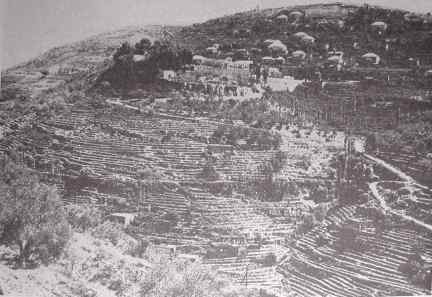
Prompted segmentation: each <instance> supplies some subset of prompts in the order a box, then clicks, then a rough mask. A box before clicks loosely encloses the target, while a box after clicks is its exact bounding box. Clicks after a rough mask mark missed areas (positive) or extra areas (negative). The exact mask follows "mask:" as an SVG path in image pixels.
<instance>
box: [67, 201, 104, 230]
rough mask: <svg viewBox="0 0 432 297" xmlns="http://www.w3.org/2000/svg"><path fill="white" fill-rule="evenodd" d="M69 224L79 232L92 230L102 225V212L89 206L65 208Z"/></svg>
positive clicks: (75, 205) (69, 206)
mask: <svg viewBox="0 0 432 297" xmlns="http://www.w3.org/2000/svg"><path fill="white" fill-rule="evenodd" d="M66 214H67V220H68V222H69V224H70V225H71V226H72V227H73V228H75V229H76V230H78V231H80V232H84V231H86V230H88V229H90V228H94V227H96V226H97V225H99V224H100V223H102V211H101V210H99V209H98V208H96V207H95V206H93V205H90V204H84V205H77V204H74V205H68V206H66Z"/></svg>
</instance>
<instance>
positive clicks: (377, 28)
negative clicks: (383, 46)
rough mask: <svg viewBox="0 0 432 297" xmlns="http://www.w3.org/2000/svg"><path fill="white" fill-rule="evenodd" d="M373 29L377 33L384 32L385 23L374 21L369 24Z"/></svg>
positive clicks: (385, 28) (386, 26)
mask: <svg viewBox="0 0 432 297" xmlns="http://www.w3.org/2000/svg"><path fill="white" fill-rule="evenodd" d="M371 27H372V29H373V30H375V31H378V32H379V33H382V32H385V31H386V30H387V28H388V25H387V23H385V22H374V23H372V24H371Z"/></svg>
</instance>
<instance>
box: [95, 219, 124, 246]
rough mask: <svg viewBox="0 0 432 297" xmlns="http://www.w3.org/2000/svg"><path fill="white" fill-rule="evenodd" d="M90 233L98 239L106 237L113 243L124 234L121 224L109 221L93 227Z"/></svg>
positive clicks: (117, 241) (115, 243)
mask: <svg viewBox="0 0 432 297" xmlns="http://www.w3.org/2000/svg"><path fill="white" fill-rule="evenodd" d="M92 234H93V236H94V237H96V238H99V239H108V240H109V241H110V242H111V243H112V244H113V245H117V243H119V241H120V239H121V238H122V237H123V235H124V233H123V229H122V226H121V225H120V224H118V223H113V222H111V221H106V222H104V223H102V224H100V225H99V226H97V227H96V228H93V229H92Z"/></svg>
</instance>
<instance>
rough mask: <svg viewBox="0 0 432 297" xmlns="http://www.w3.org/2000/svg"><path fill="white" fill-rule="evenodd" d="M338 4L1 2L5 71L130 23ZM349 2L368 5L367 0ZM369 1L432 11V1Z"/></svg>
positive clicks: (293, 0)
mask: <svg viewBox="0 0 432 297" xmlns="http://www.w3.org/2000/svg"><path fill="white" fill-rule="evenodd" d="M323 2H336V1H335V0H331V1H328V0H0V13H1V15H0V22H1V23H0V52H1V55H0V68H1V69H5V68H7V67H10V66H13V65H16V64H18V63H21V62H24V61H26V60H29V59H31V58H33V57H35V56H37V55H39V54H41V53H42V52H44V51H46V50H48V49H50V48H52V47H54V46H59V45H63V44H65V43H69V42H74V41H78V40H81V39H84V38H86V37H89V36H92V35H95V34H98V33H103V32H106V31H109V30H113V29H119V28H121V27H125V26H129V25H145V24H173V25H179V24H190V23H194V22H200V21H204V20H207V19H210V18H214V17H218V16H222V15H226V14H230V13H234V12H238V11H244V10H250V9H253V8H255V7H256V6H257V5H259V6H260V7H261V8H267V7H282V6H290V5H297V4H310V3H323ZM343 2H344V3H355V4H364V3H365V2H366V1H364V0H348V1H343ZM367 3H369V4H373V5H382V6H386V7H393V8H403V9H406V10H411V11H417V12H431V11H432V0H368V1H367Z"/></svg>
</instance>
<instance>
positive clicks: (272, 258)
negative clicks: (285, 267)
mask: <svg viewBox="0 0 432 297" xmlns="http://www.w3.org/2000/svg"><path fill="white" fill-rule="evenodd" d="M276 262H277V257H276V255H275V254H273V253H269V254H267V255H266V256H265V257H264V259H263V261H262V263H263V265H264V266H266V267H271V266H274V265H275V264H276Z"/></svg>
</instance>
